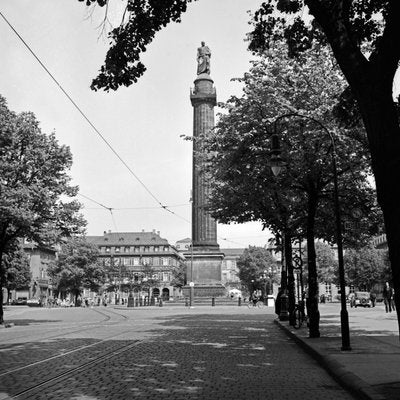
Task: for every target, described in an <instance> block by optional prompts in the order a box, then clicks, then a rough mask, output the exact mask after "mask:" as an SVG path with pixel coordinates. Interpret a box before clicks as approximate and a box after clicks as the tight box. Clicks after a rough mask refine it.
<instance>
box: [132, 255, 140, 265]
mask: <svg viewBox="0 0 400 400" xmlns="http://www.w3.org/2000/svg"><path fill="white" fill-rule="evenodd" d="M139 264H140V258H139V257H133V265H139Z"/></svg>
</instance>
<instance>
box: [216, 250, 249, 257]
mask: <svg viewBox="0 0 400 400" xmlns="http://www.w3.org/2000/svg"><path fill="white" fill-rule="evenodd" d="M220 250H221V253H224V254H225V257H240V256H241V255H242V254H243V252H244V251H245V250H246V249H244V248H243V249H220Z"/></svg>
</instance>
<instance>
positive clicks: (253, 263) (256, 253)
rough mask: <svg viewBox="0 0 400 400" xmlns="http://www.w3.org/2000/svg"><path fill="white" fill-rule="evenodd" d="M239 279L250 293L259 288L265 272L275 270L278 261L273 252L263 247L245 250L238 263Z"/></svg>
mask: <svg viewBox="0 0 400 400" xmlns="http://www.w3.org/2000/svg"><path fill="white" fill-rule="evenodd" d="M237 267H238V269H239V272H238V277H239V279H240V281H241V283H242V286H245V287H246V288H247V290H248V292H249V293H252V292H253V291H254V289H255V288H256V287H257V288H258V286H259V279H260V277H262V276H263V275H264V271H268V270H272V271H273V270H274V269H275V268H276V260H275V258H274V257H273V256H272V255H271V252H270V251H269V250H267V249H265V248H263V247H256V246H254V247H253V246H250V247H249V248H248V249H245V250H244V252H243V254H242V255H241V256H240V258H239V260H238V261H237Z"/></svg>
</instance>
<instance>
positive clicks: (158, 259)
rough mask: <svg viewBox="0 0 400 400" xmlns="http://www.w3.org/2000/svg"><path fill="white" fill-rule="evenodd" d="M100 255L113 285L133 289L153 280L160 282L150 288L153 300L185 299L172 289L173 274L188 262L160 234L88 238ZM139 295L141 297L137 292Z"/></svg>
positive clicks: (124, 295) (121, 295)
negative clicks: (183, 263) (184, 262)
mask: <svg viewBox="0 0 400 400" xmlns="http://www.w3.org/2000/svg"><path fill="white" fill-rule="evenodd" d="M86 240H87V241H88V242H90V243H93V244H95V245H96V246H97V247H98V249H99V251H100V255H99V257H100V260H101V262H102V263H103V265H104V266H105V267H106V270H107V271H108V272H109V276H110V283H114V285H116V286H117V287H118V286H121V285H122V284H123V285H124V286H127V285H128V286H129V284H132V286H134V287H135V288H137V286H138V285H137V284H139V283H143V282H146V281H150V280H152V281H153V282H157V284H156V285H155V286H154V287H151V288H149V292H148V295H149V297H153V298H160V297H161V298H163V299H164V300H169V299H170V298H171V297H173V298H176V297H180V296H181V290H180V289H179V288H177V287H174V286H173V285H172V279H173V275H172V270H173V269H174V268H178V267H179V265H180V264H181V263H182V262H183V260H184V258H183V256H182V254H180V253H179V252H178V250H177V249H176V248H175V247H174V246H171V245H170V244H169V243H168V241H167V240H166V239H163V238H161V236H160V232H156V231H155V230H153V231H152V232H145V231H144V230H142V231H141V232H111V231H108V232H104V234H103V236H87V237H86ZM134 290H136V295H139V294H140V293H139V292H137V289H134ZM114 296H115V298H116V299H118V298H119V297H121V298H122V299H124V298H126V297H127V293H118V290H117V291H116V293H115V294H114Z"/></svg>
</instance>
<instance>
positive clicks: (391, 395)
mask: <svg viewBox="0 0 400 400" xmlns="http://www.w3.org/2000/svg"><path fill="white" fill-rule="evenodd" d="M320 313H321V319H320V332H321V337H320V338H317V339H315V338H314V339H310V338H309V337H308V329H307V327H302V328H301V329H298V330H296V329H294V328H292V327H290V326H289V324H288V322H286V321H284V322H283V321H279V320H276V321H275V322H276V324H277V325H279V326H280V327H281V328H282V329H283V330H285V331H286V332H287V333H288V335H289V336H291V337H292V338H293V339H294V340H295V341H296V342H297V343H298V344H300V345H301V346H302V347H303V348H304V350H305V351H307V352H308V353H309V354H310V355H312V356H313V357H314V358H315V359H316V360H317V361H318V362H319V363H320V364H321V365H322V366H323V367H325V368H326V369H327V371H328V372H329V373H330V374H331V375H332V376H334V377H335V378H336V380H338V381H339V382H340V383H341V384H342V385H344V386H345V387H346V388H347V389H348V390H350V391H351V392H352V393H353V394H354V395H355V396H356V397H357V398H360V399H367V400H370V399H371V400H384V399H386V400H399V399H400V341H399V335H398V327H397V317H396V313H394V312H392V313H389V314H386V313H385V311H384V309H383V307H382V306H381V305H378V306H377V307H375V308H372V309H367V308H366V309H363V308H357V309H352V308H349V309H348V313H349V325H350V345H351V348H352V350H351V351H341V350H340V349H341V344H342V340H341V335H340V319H339V313H340V305H337V304H326V305H322V304H321V305H320Z"/></svg>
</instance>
